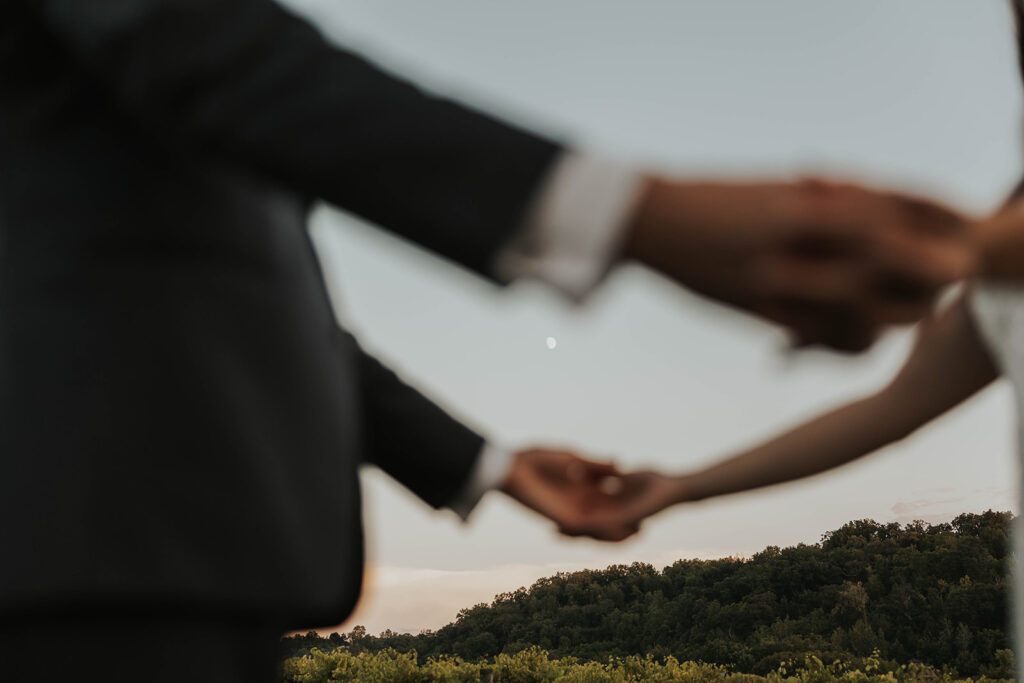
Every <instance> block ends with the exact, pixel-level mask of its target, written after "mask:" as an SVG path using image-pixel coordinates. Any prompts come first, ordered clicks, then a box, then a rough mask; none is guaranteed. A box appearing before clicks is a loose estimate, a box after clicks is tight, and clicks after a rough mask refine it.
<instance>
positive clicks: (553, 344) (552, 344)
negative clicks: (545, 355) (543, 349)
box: [544, 337, 558, 351]
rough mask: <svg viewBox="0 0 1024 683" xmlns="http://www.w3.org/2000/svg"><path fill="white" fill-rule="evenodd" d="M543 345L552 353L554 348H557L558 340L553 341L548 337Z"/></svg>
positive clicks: (552, 338)
mask: <svg viewBox="0 0 1024 683" xmlns="http://www.w3.org/2000/svg"><path fill="white" fill-rule="evenodd" d="M544 343H545V344H547V347H548V350H552V351H553V350H554V348H555V347H556V346H558V340H557V339H555V338H554V337H548V338H547V339H545V340H544Z"/></svg>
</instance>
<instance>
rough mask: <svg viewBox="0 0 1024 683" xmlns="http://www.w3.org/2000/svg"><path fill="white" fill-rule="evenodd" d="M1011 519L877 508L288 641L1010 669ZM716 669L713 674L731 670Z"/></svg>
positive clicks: (989, 671) (531, 676)
mask: <svg viewBox="0 0 1024 683" xmlns="http://www.w3.org/2000/svg"><path fill="white" fill-rule="evenodd" d="M1010 520H1011V516H1010V514H1009V513H999V512H991V511H990V512H986V513H984V514H980V515H975V514H964V515H960V516H958V517H956V518H955V519H954V520H953V521H952V522H951V523H949V524H937V525H929V524H925V523H923V522H915V523H913V524H908V525H905V526H901V525H899V524H878V523H876V522H873V521H871V520H861V521H856V522H851V523H849V524H846V525H844V526H843V527H842V528H840V529H838V530H836V531H833V532H831V533H828V534H825V536H824V537H823V538H822V540H821V542H820V543H818V544H815V545H798V546H796V547H792V548H784V549H780V548H777V547H769V548H766V549H765V550H764V551H762V552H760V553H758V554H756V555H755V556H754V557H752V558H749V559H737V558H727V559H720V560H708V561H703V560H680V561H678V562H676V563H675V564H673V565H671V566H669V567H666V568H664V569H663V570H661V571H658V570H656V569H654V568H653V567H651V566H650V565H647V564H642V563H634V564H632V565H629V566H626V565H618V566H612V567H609V568H607V569H605V570H603V571H589V570H588V571H581V572H574V573H567V574H557V575H556V576H553V577H548V578H544V579H540V580H539V581H537V582H536V583H534V584H533V586H531V587H530V588H519V589H518V590H516V591H513V592H510V593H503V594H501V595H498V596H497V597H496V598H495V599H494V601H493V602H492V603H491V604H490V605H485V604H480V605H476V606H474V607H470V608H467V609H464V610H462V611H461V612H459V615H458V617H457V619H456V620H455V622H453V623H451V624H448V625H447V626H445V627H443V628H441V629H440V630H438V631H437V632H424V633H421V634H419V635H410V634H395V633H393V632H390V631H388V632H385V633H383V634H381V635H380V636H371V635H368V634H366V632H365V629H362V627H357V630H354V631H353V632H352V633H351V634H348V635H346V636H337V637H336V639H335V642H330V643H329V642H326V640H325V639H320V638H318V637H317V636H316V634H307V635H306V636H295V637H293V638H291V639H286V641H285V645H286V649H287V651H288V652H289V653H290V654H293V655H302V654H305V653H308V652H310V649H311V648H313V647H317V648H320V649H321V650H330V649H334V648H337V647H342V648H345V649H346V651H347V652H348V653H349V655H359V654H361V653H375V652H381V653H383V652H386V651H389V650H395V651H398V652H413V651H415V652H418V653H419V655H413V659H412V660H409V661H410V662H411V664H416V663H417V662H418V663H419V664H420V665H422V666H427V665H428V664H429V662H430V661H435V662H442V661H443V662H446V663H447V664H449V665H452V666H454V664H452V662H459V661H461V662H476V661H481V660H488V661H493V666H494V667H495V674H496V676H495V680H510V681H512V680H516V681H517V680H530V681H533V680H545V681H546V680H556V678H557V677H556V678H552V676H555V673H553V672H557V671H561V669H559V667H567V666H569V665H568V664H565V662H570V661H575V660H578V661H577V663H575V664H573V665H572V666H574V667H576V668H574V669H573V672H574V673H572V675H574V676H577V678H571V679H569V678H567V679H564V680H595V681H600V680H619V679H607V678H601V677H600V676H604V675H605V674H606V673H607V671H605V672H604V673H601V671H604V670H603V669H600V667H605V666H607V665H608V662H609V658H610V657H612V658H615V660H614V661H616V662H619V664H618V665H617V666H619V668H620V669H624V670H625V669H628V667H642V666H649V667H655V666H657V667H660V668H659V669H658V670H657V672H655V671H654V669H653V668H652V669H651V671H646V672H645V673H644V674H643V675H648V674H649V675H652V676H653V675H655V674H657V676H663V675H673V676H675V675H677V674H676V673H672V674H664V671H663V670H671V671H677V670H679V668H680V667H685V666H694V667H696V666H700V667H708V666H716V665H717V666H725V667H729V670H731V671H744V672H750V673H752V674H758V675H761V676H767V677H769V678H771V677H772V676H780V675H783V674H780V673H779V663H780V662H783V661H790V662H799V663H801V664H800V666H801V667H802V671H804V672H805V673H804V674H801V675H806V676H810V678H807V679H806V680H818V679H816V678H814V676H817V675H819V674H820V676H824V677H826V678H822V679H821V680H826V679H827V680H861V679H859V678H857V676H858V675H860V674H864V675H868V672H869V668H868V667H870V666H876V667H877V670H878V671H879V672H882V673H879V674H878V675H879V676H881V675H882V674H883V673H884V674H885V675H892V676H896V677H897V678H898V679H899V680H915V679H913V677H912V676H913V675H916V674H912V673H911V669H901V668H900V665H901V664H903V663H907V662H924V663H925V664H913V665H911V666H917V667H919V668H920V670H921V671H926V670H927V671H934V672H936V675H938V676H940V678H939V679H936V680H943V679H941V676H952V675H964V676H975V677H977V676H988V677H989V678H1008V677H1010V676H1011V675H1012V671H1013V666H1012V655H1011V653H1010V650H1009V647H1010V643H1009V639H1008V637H1007V633H1008V629H1007V625H1006V618H1007V611H1006V600H1007V594H1008V583H1007V576H1006V565H1007V559H1008V552H1009V551H1008V540H1007V539H1008V525H1009V524H1010ZM360 629H361V630H360ZM310 636H312V638H311V637H310ZM339 640H340V642H338V641H339ZM537 648H542V649H543V652H542V651H541V650H538V649H537ZM530 653H533V654H532V655H531V654H530ZM547 653H550V658H549V657H548V655H547ZM648 655H651V656H652V657H651V658H649V659H643V658H646V657H647V656H648ZM320 656H326V655H320ZM332 656H333V655H332ZM339 656H340V655H339ZM445 656H447V657H448V659H443V657H445ZM510 657H511V658H515V657H519V659H515V660H514V661H515V662H516V667H518V668H517V669H516V670H517V671H527V672H530V673H524V674H523V675H524V676H527V677H526V678H522V679H520V678H515V677H513V674H512V673H508V672H509V671H511V669H509V668H508V667H511V666H512V665H511V664H509V662H511V661H513V660H512V659H509V658H510ZM431 658H433V659H431ZM570 658H574V659H570ZM346 661H347V660H346ZM367 661H370V660H369V659H367ZM374 661H376V660H374ZM403 661H404V660H403ZM680 662H710V663H711V664H706V665H703V664H702V665H691V664H680ZM815 662H817V663H818V664H820V663H821V662H831V663H832V664H828V665H824V664H822V665H821V667H818V664H815ZM399 664H400V663H399V662H398V661H397V660H396V662H395V663H394V664H393V666H395V667H398V666H399ZM346 666H348V665H347V664H346ZM353 666H354V665H353ZM467 666H470V665H467ZM837 666H839V667H845V668H843V669H842V670H841V671H840V669H837V668H835V667H837ZM503 667H505V668H503ZM530 667H533V668H530ZM587 667H591V669H587ZM594 667H597V668H594ZM666 667H667V669H666ZM673 667H675V668H673ZM816 667H818V668H816ZM628 671H632V669H629V670H628ZM628 671H627V674H624V675H634V677H635V679H636V680H700V679H699V678H694V676H697V675H698V669H694V670H693V671H692V672H691V673H686V674H682V673H680V674H678V675H679V676H684V678H642V676H641V674H640V673H636V674H631V673H628ZM699 671H705V669H699ZM709 671H710V670H709ZM715 671H717V673H714V674H708V675H712V676H720V674H721V671H718V670H715ZM855 671H856V672H860V673H857V674H854V673H852V672H855ZM901 671H902V673H900V672H901ZM502 672H505V673H502ZM580 672H584V673H580ZM815 672H818V673H815ZM498 674H500V675H501V676H506V678H501V677H499V675H498ZM515 675H519V674H515ZM557 675H559V676H565V675H569V674H567V673H564V672H563V673H558V674H557ZM608 675H611V674H608ZM616 675H618V674H616ZM699 675H703V674H699ZM721 675H724V674H721ZM785 675H789V674H785ZM872 675H874V674H872ZM580 676H583V678H579V677H580ZM587 676H592V677H591V678H587ZM844 676H846V678H844ZM901 676H902V677H903V678H899V677H901ZM908 676H910V678H907V677H908ZM828 677H831V678H828ZM296 680H305V679H296ZM309 680H320V679H309ZM323 680H332V679H323ZM334 680H348V679H334ZM362 680H371V679H362ZM388 680H405V679H397V678H391V679H388ZM409 680H419V679H415V678H410V679H409ZM433 680H448V679H433ZM451 680H459V679H451ZM558 680H562V679H558ZM623 680H633V679H628V678H627V679H623ZM708 680H711V679H708ZM715 680H721V678H720V677H719V678H715ZM751 680H753V679H751ZM801 680H805V679H801ZM864 680H867V679H864ZM879 680H881V679H879Z"/></svg>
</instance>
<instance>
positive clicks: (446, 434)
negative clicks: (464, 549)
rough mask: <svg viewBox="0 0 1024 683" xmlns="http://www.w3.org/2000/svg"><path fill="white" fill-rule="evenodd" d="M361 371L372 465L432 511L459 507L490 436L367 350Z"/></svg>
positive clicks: (359, 359) (361, 355)
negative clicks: (413, 494) (481, 433)
mask: <svg viewBox="0 0 1024 683" xmlns="http://www.w3.org/2000/svg"><path fill="white" fill-rule="evenodd" d="M357 348H358V347H357ZM356 371H357V373H358V387H359V395H360V399H361V400H360V408H361V411H362V413H361V420H360V428H361V430H362V442H363V443H362V446H363V452H364V453H365V457H366V462H368V463H370V464H373V465H376V466H377V467H379V468H381V469H382V470H384V471H385V472H387V473H388V475H390V476H391V477H393V478H394V479H396V480H397V481H398V482H400V483H401V484H402V485H403V486H405V487H406V488H408V489H409V490H410V491H412V492H413V493H415V494H416V495H417V496H418V497H419V498H421V499H422V500H423V501H425V502H426V503H428V504H429V505H431V506H432V507H435V508H439V507H443V506H446V505H450V504H452V503H453V502H455V501H456V500H457V499H458V498H459V497H460V495H461V494H462V493H463V491H464V489H465V488H466V487H467V485H468V484H469V483H470V479H471V475H472V473H473V471H474V468H475V466H476V465H477V462H478V459H479V458H480V455H481V453H482V452H483V451H484V450H485V445H486V441H485V439H484V437H482V436H481V435H480V434H478V433H476V432H475V431H474V430H472V429H470V428H469V427H467V426H466V425H464V424H463V423H461V422H460V421H458V420H456V419H455V418H454V417H452V416H451V415H449V414H448V413H447V412H445V411H444V410H443V409H441V407H440V406H438V405H437V404H436V403H434V402H433V401H431V400H430V399H428V398H427V397H426V396H424V395H423V394H421V393H420V392H419V391H417V390H416V389H414V388H413V387H411V386H409V385H408V384H406V383H405V382H404V381H403V380H402V379H400V378H399V377H398V376H397V375H396V374H395V373H394V372H393V371H392V370H391V369H389V368H387V367H385V366H384V365H383V364H382V363H381V362H380V361H378V360H377V359H376V358H374V357H373V356H371V355H369V354H368V353H366V352H364V351H362V350H361V349H360V350H358V351H357V353H356ZM506 466H507V464H506ZM504 474H505V472H501V473H500V475H499V476H503V475H504ZM473 502H474V503H475V502H476V501H473ZM467 512H468V511H467Z"/></svg>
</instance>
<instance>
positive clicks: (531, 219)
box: [449, 152, 643, 521]
mask: <svg viewBox="0 0 1024 683" xmlns="http://www.w3.org/2000/svg"><path fill="white" fill-rule="evenodd" d="M642 185H643V176H642V175H641V174H640V173H639V172H638V171H637V170H635V169H633V168H631V167H629V166H627V165H625V164H622V163H619V162H615V161H612V160H609V159H605V158H602V157H599V156H596V155H591V154H584V153H580V152H566V153H564V154H563V155H562V156H561V158H559V159H558V160H557V161H556V162H555V165H554V166H553V168H552V171H551V173H550V175H549V176H548V179H547V180H546V182H545V183H544V185H543V186H542V187H541V189H540V192H539V193H538V195H537V199H536V200H535V202H534V205H533V206H532V207H530V209H529V210H528V211H527V220H526V223H525V224H524V225H523V228H522V230H521V232H520V233H519V235H518V236H517V237H516V238H515V239H514V240H513V241H512V242H511V243H510V244H508V245H506V246H505V247H504V249H502V251H501V252H500V253H499V254H498V258H497V260H496V262H495V268H494V270H495V275H496V276H497V277H498V278H499V279H501V280H504V281H512V280H516V279H519V278H534V279H537V280H541V281H542V282H545V283H547V284H549V285H551V286H552V287H554V288H555V289H557V290H559V291H560V292H561V293H562V294H564V295H565V296H567V297H569V298H570V299H572V300H573V301H582V300H583V299H584V298H585V297H586V296H587V295H588V294H589V293H590V292H592V291H593V290H594V288H596V287H597V286H598V285H599V284H600V283H601V281H602V280H603V279H604V277H605V276H606V275H607V274H608V271H610V270H611V267H612V264H613V263H614V262H615V255H616V252H617V251H618V249H619V246H620V245H621V243H622V240H623V237H624V236H625V232H626V226H627V221H628V219H629V215H630V213H631V212H632V210H633V208H634V206H635V205H636V202H637V200H638V199H639V195H640V191H641V189H642ZM514 457H515V453H514V452H513V451H511V450H510V449H507V448H503V447H501V446H498V445H495V444H493V443H491V442H487V443H485V444H484V447H483V448H482V449H481V450H480V456H479V457H478V458H477V461H476V463H475V464H474V466H473V470H472V471H471V472H470V475H469V477H468V479H467V480H466V484H465V485H464V486H463V487H462V490H461V491H460V492H459V494H458V495H457V496H456V497H455V500H454V501H453V502H452V503H451V504H450V505H449V507H450V508H451V509H452V510H454V511H455V513H456V514H457V515H458V516H459V517H461V518H462V520H463V521H465V520H466V519H468V518H469V515H470V513H471V512H472V511H473V508H474V507H476V505H477V503H479V502H480V499H481V498H483V496H484V494H486V493H487V492H488V491H490V490H491V489H494V488H497V487H498V486H500V485H501V482H503V481H504V480H505V476H506V475H507V474H508V471H509V469H510V468H511V467H512V460H513V458H514Z"/></svg>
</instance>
